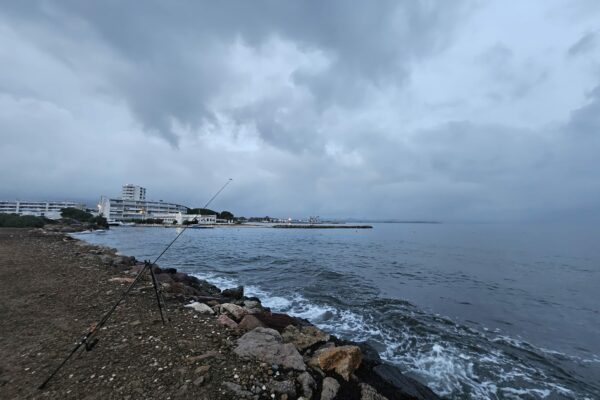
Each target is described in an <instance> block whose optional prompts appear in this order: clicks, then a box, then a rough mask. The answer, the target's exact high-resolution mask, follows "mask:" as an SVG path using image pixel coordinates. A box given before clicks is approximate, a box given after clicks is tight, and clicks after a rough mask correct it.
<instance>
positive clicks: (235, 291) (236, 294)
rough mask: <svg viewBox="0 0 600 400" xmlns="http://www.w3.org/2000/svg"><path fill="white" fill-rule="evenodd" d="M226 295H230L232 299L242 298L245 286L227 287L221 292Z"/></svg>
mask: <svg viewBox="0 0 600 400" xmlns="http://www.w3.org/2000/svg"><path fill="white" fill-rule="evenodd" d="M221 294H222V295H223V296H224V297H229V298H232V299H241V298H242V297H244V287H243V286H238V287H236V288H231V289H225V290H223V291H222V292H221Z"/></svg>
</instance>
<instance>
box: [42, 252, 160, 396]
mask: <svg viewBox="0 0 600 400" xmlns="http://www.w3.org/2000/svg"><path fill="white" fill-rule="evenodd" d="M153 265H154V263H151V262H150V261H149V260H148V261H144V267H143V268H142V269H141V270H140V272H138V274H137V275H136V277H135V279H134V280H133V282H131V283H130V284H129V286H128V287H127V289H125V291H124V292H123V294H121V297H120V298H119V300H117V302H116V303H115V304H114V305H113V306H112V308H111V309H110V310H108V312H107V313H106V314H104V316H103V317H102V319H100V321H99V322H98V323H96V324H93V325H92V326H90V328H89V330H88V332H87V333H86V334H85V335H84V336H83V337H82V338H81V339H80V340H79V342H78V343H77V345H76V346H75V348H73V350H71V352H70V353H69V355H68V356H67V357H66V358H65V359H64V360H63V362H62V363H60V365H59V366H58V367H56V369H55V370H54V372H52V374H50V376H49V377H48V378H47V379H46V380H45V381H44V382H43V383H42V384H41V385H40V386H39V387H38V389H44V388H45V387H46V385H47V384H48V382H50V380H51V379H52V378H53V377H54V375H56V373H57V372H58V371H59V370H60V369H61V368H62V367H63V366H64V365H65V364H66V363H67V361H69V359H70V358H71V357H72V356H73V355H74V354H75V353H76V352H77V350H79V349H80V348H81V346H85V350H86V351H90V350H92V349H93V348H94V346H95V345H96V343H98V340H99V339H98V338H96V333H97V332H98V330H99V329H100V328H102V327H103V326H104V325H105V324H106V322H108V319H109V318H110V316H111V315H112V313H113V312H115V310H116V309H117V307H118V306H119V304H121V302H122V301H123V300H124V299H125V297H126V296H127V295H128V294H129V292H130V291H131V289H133V287H134V286H135V285H136V284H137V283H138V282H139V281H140V280H141V278H142V276H143V275H144V272H146V270H149V271H150V276H151V278H152V286H153V287H154V293H155V294H156V303H157V304H158V310H159V312H160V319H161V321H162V323H163V325H165V324H166V322H165V317H166V319H167V321H170V319H169V317H168V315H167V303H166V302H165V299H164V297H163V295H162V292H161V291H160V289H159V287H158V281H157V280H156V274H155V273H154V269H153V268H152V266H153ZM163 308H164V312H163Z"/></svg>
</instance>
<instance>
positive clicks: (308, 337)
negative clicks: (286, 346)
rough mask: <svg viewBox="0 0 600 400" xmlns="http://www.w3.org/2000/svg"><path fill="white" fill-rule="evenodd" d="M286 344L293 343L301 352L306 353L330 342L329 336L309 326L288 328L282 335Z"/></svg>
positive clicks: (291, 326)
mask: <svg viewBox="0 0 600 400" xmlns="http://www.w3.org/2000/svg"><path fill="white" fill-rule="evenodd" d="M281 336H283V339H284V340H285V341H286V342H291V343H293V344H294V345H295V346H296V348H297V349H298V350H299V351H304V350H306V349H308V348H309V347H311V346H313V345H315V344H317V343H321V342H326V341H328V340H329V334H328V333H325V332H323V331H322V330H320V329H319V328H317V327H315V326H312V325H308V326H301V327H296V326H294V325H289V326H287V327H286V328H285V329H284V331H283V333H282V334H281Z"/></svg>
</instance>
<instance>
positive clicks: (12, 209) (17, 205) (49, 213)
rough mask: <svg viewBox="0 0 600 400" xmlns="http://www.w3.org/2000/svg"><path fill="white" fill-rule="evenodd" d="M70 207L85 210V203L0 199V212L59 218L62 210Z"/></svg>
mask: <svg viewBox="0 0 600 400" xmlns="http://www.w3.org/2000/svg"><path fill="white" fill-rule="evenodd" d="M69 207H71V208H77V209H79V210H85V205H84V204H81V203H75V202H72V201H20V200H16V201H0V213H5V214H18V215H33V216H36V217H46V218H50V219H59V218H60V210H61V209H63V208H69Z"/></svg>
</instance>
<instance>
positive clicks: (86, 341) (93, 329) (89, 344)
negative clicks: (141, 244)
mask: <svg viewBox="0 0 600 400" xmlns="http://www.w3.org/2000/svg"><path fill="white" fill-rule="evenodd" d="M232 180H233V179H231V178H229V179H228V180H227V182H225V184H224V185H223V186H222V187H221V188H220V189H219V190H218V191H217V192H216V193H215V194H214V196H213V197H211V198H210V200H208V202H206V204H205V205H204V207H202V208H204V209H205V208H206V207H208V206H209V205H210V203H212V201H213V200H214V199H215V198H217V196H218V195H219V194H220V193H221V192H222V191H223V190H224V189H225V188H226V187H227V185H229V184H230V183H231V181H232ZM188 227H189V225H186V226H185V227H184V228H183V229H182V230H181V232H179V234H178V235H177V236H176V237H175V239H173V240H172V241H171V243H169V244H168V245H167V247H165V249H164V250H163V251H162V252H161V253H160V254H159V255H158V257H156V259H154V261H153V262H150V261H149V260H148V261H144V268H142V269H141V270H140V272H139V273H138V274H137V276H136V277H135V279H134V280H133V282H131V283H130V284H129V286H128V287H127V289H125V291H124V292H123V293H122V294H121V297H120V298H119V300H117V302H116V303H115V304H114V305H113V306H112V307H111V309H110V310H108V312H107V313H106V314H104V316H103V317H102V319H100V321H98V323H95V324H92V325H91V326H90V328H89V330H88V332H87V333H86V334H85V335H84V336H83V337H82V338H81V339H80V340H79V342H78V343H77V345H76V346H75V347H74V348H73V350H71V352H70V353H69V355H67V357H66V358H65V359H64V360H63V361H62V362H61V363H60V365H59V366H58V367H56V369H55V370H54V371H53V372H52V373H51V374H50V376H49V377H48V378H47V379H46V380H45V381H44V382H43V383H42V384H41V385H40V386H38V389H44V388H45V387H46V385H47V384H48V382H50V380H51V379H52V378H53V377H54V375H56V373H57V372H58V371H60V369H61V368H62V367H63V366H64V365H65V364H66V363H67V361H69V359H70V358H71V357H72V356H73V355H74V354H75V353H76V352H77V350H79V349H80V348H81V346H83V345H85V349H86V351H91V350H92V349H93V348H94V346H95V345H96V344H97V343H98V339H97V338H95V334H96V333H97V332H98V330H99V329H100V328H102V327H103V326H104V325H105V324H106V322H108V319H109V318H110V316H111V315H112V313H113V312H114V311H115V310H116V309H117V307H118V306H119V304H120V303H121V302H122V301H123V300H124V299H125V297H126V296H127V294H129V292H130V291H131V289H133V287H134V286H135V285H136V284H137V283H138V282H139V280H140V279H141V277H142V275H143V273H144V272H145V271H146V270H147V269H149V270H150V275H151V277H152V285H153V286H154V291H155V293H156V301H157V302H158V309H159V310H160V317H161V319H162V323H163V325H164V324H165V319H164V317H163V310H162V307H163V306H161V301H160V298H162V293H160V294H159V292H160V290H159V288H158V283H157V280H156V276H155V274H154V270H153V268H152V267H153V266H154V265H156V262H157V261H158V260H160V258H161V257H162V256H163V255H164V254H165V253H166V252H167V250H169V248H170V247H171V246H172V245H173V243H175V242H176V241H177V239H179V237H180V236H181V235H182V234H183V232H185V231H186V230H187V228H188ZM162 302H163V304H164V307H165V313H166V303H165V299H164V298H162Z"/></svg>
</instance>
